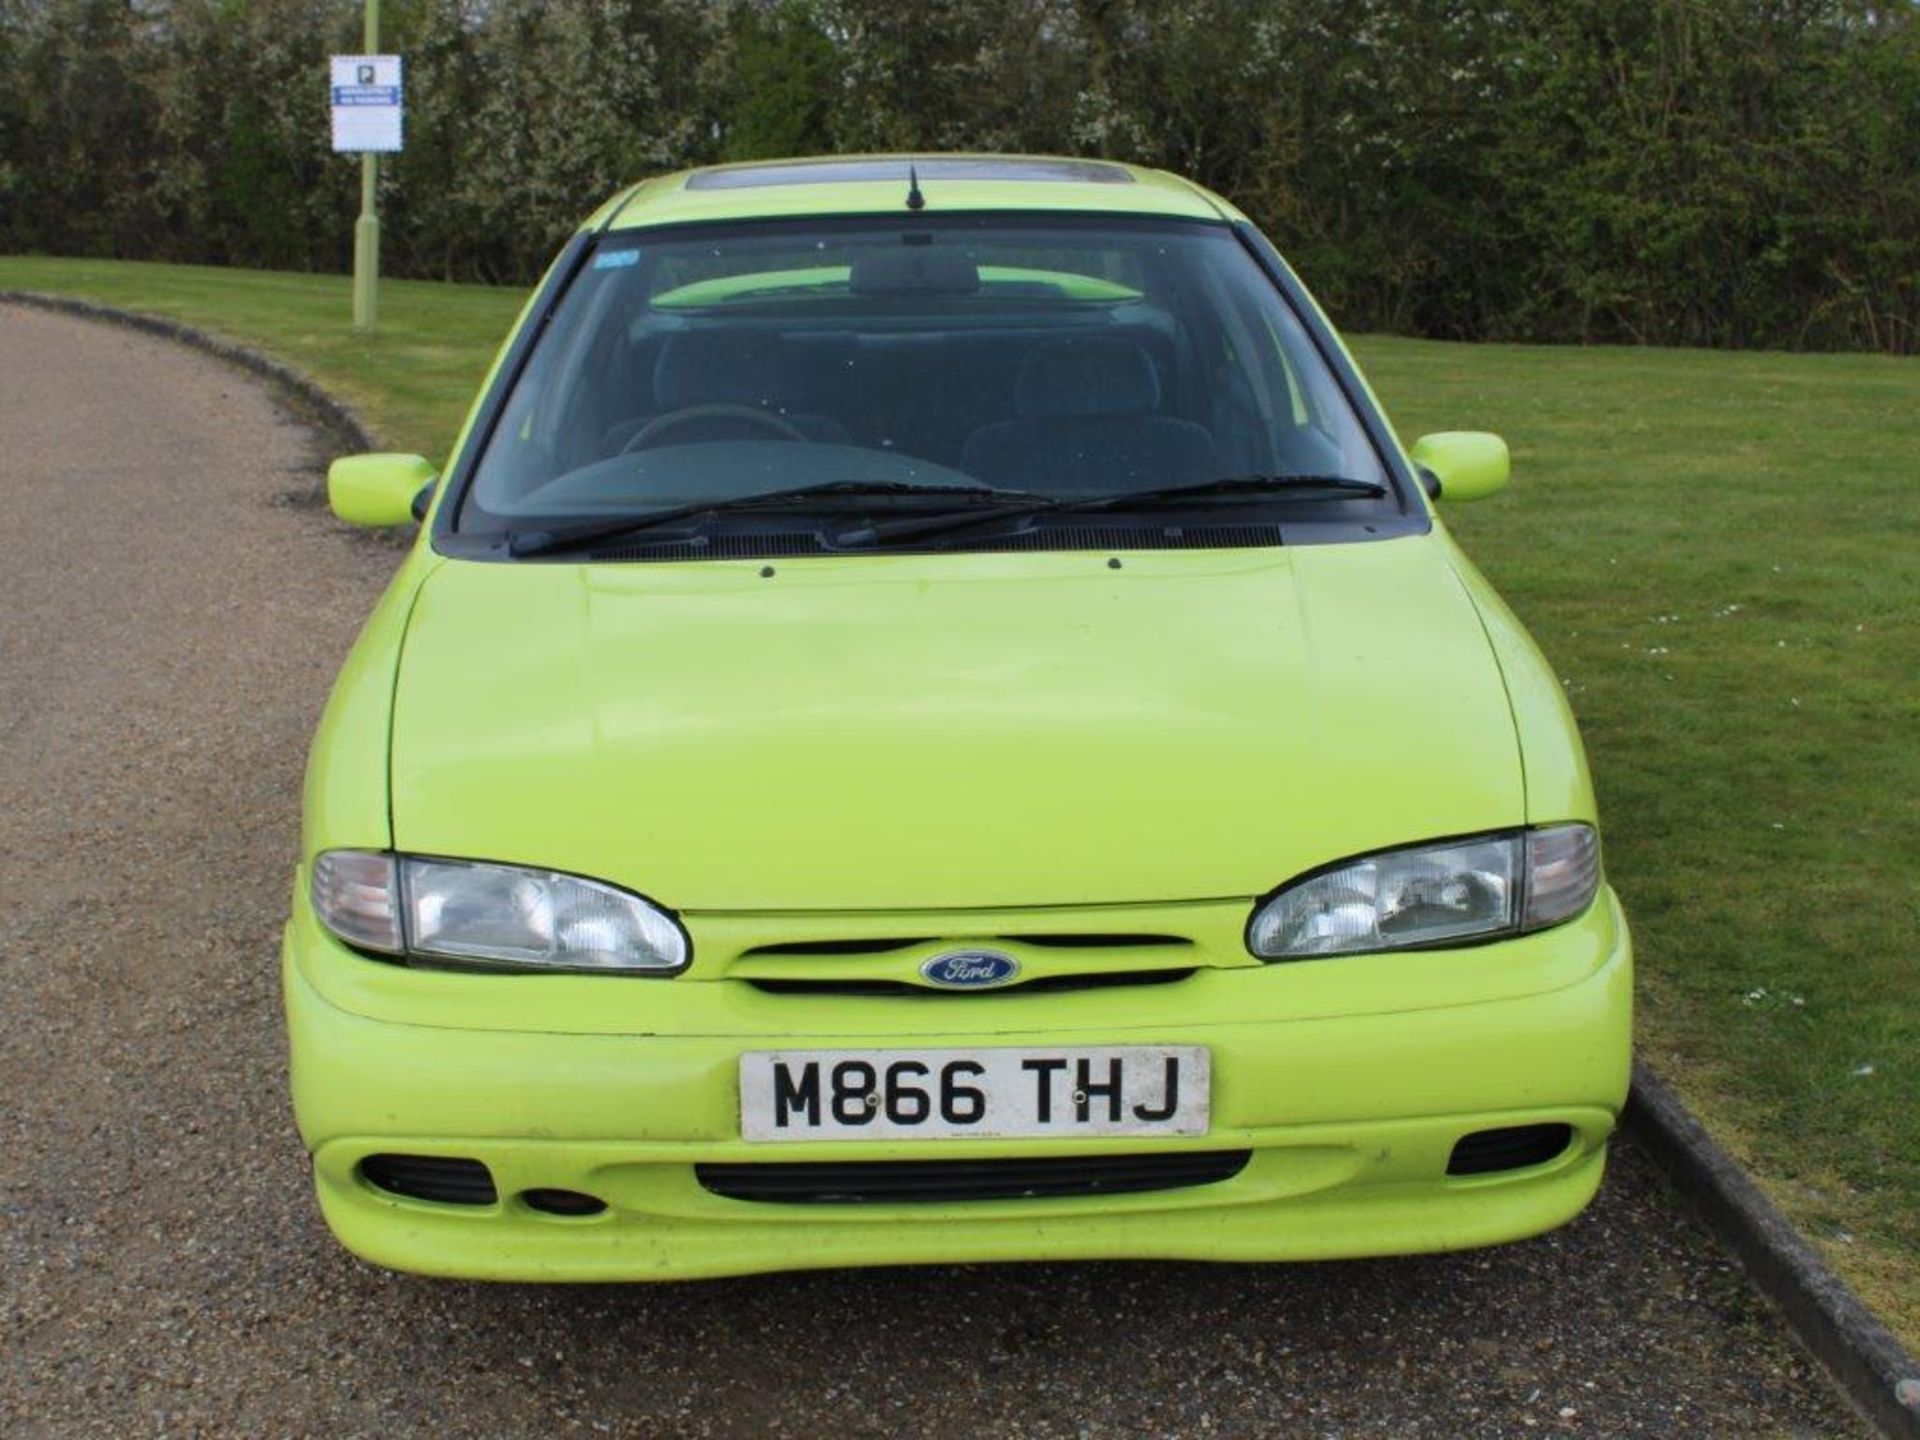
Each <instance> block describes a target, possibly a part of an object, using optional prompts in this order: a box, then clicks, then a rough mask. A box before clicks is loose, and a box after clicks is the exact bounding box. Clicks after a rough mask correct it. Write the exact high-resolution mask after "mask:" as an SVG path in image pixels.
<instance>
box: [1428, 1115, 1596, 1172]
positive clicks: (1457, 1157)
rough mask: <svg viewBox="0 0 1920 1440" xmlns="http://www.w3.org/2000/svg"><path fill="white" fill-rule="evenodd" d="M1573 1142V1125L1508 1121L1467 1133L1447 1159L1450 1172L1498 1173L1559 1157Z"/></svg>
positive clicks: (1542, 1163) (1524, 1168)
mask: <svg viewBox="0 0 1920 1440" xmlns="http://www.w3.org/2000/svg"><path fill="white" fill-rule="evenodd" d="M1572 1143H1573V1127H1572V1126H1571V1125H1508V1126H1503V1127H1502V1128H1500V1129H1498V1130H1476V1131H1474V1132H1473V1133H1472V1134H1471V1135H1463V1136H1461V1137H1460V1141H1459V1143H1458V1144H1456V1145H1455V1146H1454V1147H1453V1154H1452V1156H1451V1157H1449V1158H1448V1160H1447V1174H1449V1175H1498V1174H1500V1173H1502V1172H1503V1171H1507V1170H1527V1169H1531V1168H1532V1167H1533V1166H1535V1165H1544V1164H1546V1163H1547V1162H1548V1161H1549V1160H1558V1159H1559V1158H1560V1157H1561V1156H1562V1155H1564V1154H1565V1153H1566V1151H1567V1147H1568V1146H1569V1145H1571V1144H1572Z"/></svg>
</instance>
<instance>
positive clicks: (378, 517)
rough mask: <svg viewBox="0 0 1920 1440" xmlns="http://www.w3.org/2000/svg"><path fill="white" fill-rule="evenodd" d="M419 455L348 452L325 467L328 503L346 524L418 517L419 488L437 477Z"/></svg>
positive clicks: (378, 524) (398, 522)
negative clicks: (416, 503) (345, 455)
mask: <svg viewBox="0 0 1920 1440" xmlns="http://www.w3.org/2000/svg"><path fill="white" fill-rule="evenodd" d="M439 478H440V476H439V472H438V471H437V470H435V469H434V468H433V462H432V461H431V460H428V459H427V458H426V457H425V456H422V455H388V454H381V455H349V456H347V457H346V458H345V459H341V460H336V461H334V462H333V464H331V465H329V466H328V467H327V503H328V504H329V505H331V506H332V507H333V513H334V514H336V515H338V516H339V517H340V518H341V519H342V520H344V521H346V522H347V523H348V524H349V525H365V526H369V527H371V528H375V529H378V528H382V527H385V526H388V525H404V524H406V523H407V522H408V521H409V520H417V519H419V518H420V516H421V512H422V511H423V510H424V509H425V507H424V506H422V507H420V509H418V510H417V509H415V506H414V502H415V500H416V499H417V498H418V497H419V496H420V492H421V491H422V490H423V489H426V488H427V487H428V486H431V485H432V484H433V483H434V481H436V480H437V479H439Z"/></svg>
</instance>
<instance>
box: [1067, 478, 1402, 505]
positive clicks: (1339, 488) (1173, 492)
mask: <svg viewBox="0 0 1920 1440" xmlns="http://www.w3.org/2000/svg"><path fill="white" fill-rule="evenodd" d="M1296 491H1299V492H1302V493H1303V494H1308V495H1311V496H1312V497H1313V498H1315V499H1320V498H1323V497H1324V498H1326V499H1329V500H1342V499H1345V498H1347V497H1348V496H1352V495H1364V496H1368V497H1370V498H1372V499H1375V500H1378V499H1379V498H1380V497H1381V496H1383V495H1385V494H1386V493H1387V487H1386V486H1384V485H1382V484H1381V483H1380V482H1379V481H1378V480H1356V479H1354V478H1353V477H1352V476H1351V475H1223V476H1221V477H1220V478H1219V479H1217V480H1201V481H1199V482H1197V483H1195V484H1191V485H1159V486H1155V487H1154V488H1153V489H1151V490H1122V491H1121V492H1120V493H1119V494H1117V495H1099V496H1095V497H1094V498H1093V499H1091V500H1072V501H1069V502H1068V503H1067V504H1066V505H1065V506H1064V507H1063V508H1065V509H1068V510H1132V509H1135V508H1140V509H1145V508H1147V507H1149V506H1155V505H1177V504H1180V503H1181V502H1182V501H1186V500H1204V499H1206V498H1208V497H1209V496H1213V495H1271V494H1287V495H1289V496H1292V495H1293V493H1294V492H1296Z"/></svg>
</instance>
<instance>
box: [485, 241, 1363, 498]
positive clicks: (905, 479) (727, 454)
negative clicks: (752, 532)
mask: <svg viewBox="0 0 1920 1440" xmlns="http://www.w3.org/2000/svg"><path fill="white" fill-rule="evenodd" d="M1268 475H1301V476H1333V477H1343V478H1347V479H1351V480H1353V481H1357V482H1367V483H1369V484H1373V485H1379V486H1381V487H1383V490H1386V489H1389V488H1390V487H1389V485H1388V480H1387V477H1386V475H1385V474H1384V473H1383V471H1382V467H1381V463H1380V460H1379V458H1378V456H1377V454H1376V452H1375V451H1374V449H1373V447H1372V446H1371V444H1370V443H1369V441H1368V438H1367V436H1366V434H1365V432H1364V431H1363V429H1362V427H1361V425H1360V423H1359V420H1358V418H1357V417H1356V415H1355V413H1354V411H1353V408H1352V406H1351V405H1350V404H1349V403H1348V401H1347V399H1346V397H1345V395H1344V394H1343V393H1342V391H1341V389H1340V387H1339V385H1338V384H1337V383H1336V382H1335V380H1334V378H1333V376H1332V374H1331V373H1330V372H1329V370H1328V368H1327V366H1326V363H1325V362H1324V361H1323V360H1322V358H1321V357H1320V354H1319V352H1318V351H1317V350H1316V349H1315V348H1314V345H1313V343H1312V342H1311V340H1310V339H1309V338H1308V335H1307V333H1306V331H1305V330H1304V328H1303V327H1302V325H1301V322H1300V320H1299V319H1298V317H1297V316H1296V315H1295V314H1294V312H1293V310H1292V309H1291V307H1290V306H1289V305H1288V303H1287V301H1286V299H1285V298H1284V297H1283V295H1282V294H1281V293H1280V291H1279V290H1278V289H1277V288H1276V287H1275V285H1274V283H1273V282H1272V281H1271V279H1270V278H1269V277H1268V276H1267V275H1266V273H1265V272H1264V271H1263V270H1262V269H1261V267H1260V265H1259V264H1258V262H1257V261H1256V260H1255V259H1254V258H1253V256H1251V255H1250V254H1249V253H1248V252H1247V250H1246V249H1245V247H1244V246H1243V245H1242V243H1241V242H1240V240H1239V238H1238V237H1237V236H1236V235H1234V233H1233V232H1232V231H1231V230H1230V229H1228V228H1226V227H1225V226H1221V225H1209V224H1198V223H1181V222H1152V221H1141V222H1130V221H1124V220H1116V219H1114V218H1113V217H1100V218H1098V219H1097V220H1089V219H1087V218H1085V217H1078V218H1076V217H1021V218H1018V219H1005V218H998V217H994V218H988V217H942V218H941V219H940V220H937V221H936V220H930V219H928V218H926V217H920V216H902V217H900V218H898V219H895V218H893V217H884V218H873V219H866V220H841V221H811V222H805V223H798V222H786V223H782V224H777V225H776V224H768V225H738V226H731V227H726V228H724V229H720V228H713V229H707V230H704V231H701V232H698V233H689V232H676V231H673V230H659V231H635V232H631V233H628V234H615V235H609V236H605V237H602V238H601V239H600V240H599V241H598V242H597V246H596V248H595V249H594V251H593V252H592V254H591V255H590V257H589V258H588V259H587V260H586V262H585V264H584V266H583V267H582V269H581V270H580V272H579V274H578V275H577V277H576V278H575V279H574V281H573V282H572V284H571V285H570V286H569V288H568V289H567V291H566V293H565V295H564V296H563V297H562V299H561V301H560V303H559V306H558V308H557V310H556V312H555V314H554V316H553V319H552V321H551V323H550V324H549V325H548V327H547V329H546V331H545V332H544V334H543V335H542V336H541V338H540V340H539V342H538V344H537V346H536V347H535V349H534V351H533V353H532V355H531V357H530V358H529V360H528V362H527V364H526V366H525V367H524V369H523V370H522V373H521V374H520V376H519V378H518V380H517V381H516V383H515V384H514V387H513V390H512V392H511V394H510V396H509V397H508V399H507V401H506V403H505V405H504V408H503V409H502V411H501V413H500V416H499V418H498V420H497V422H496V423H495V425H494V427H493V430H492V433H491V438H490V440H489V442H488V444H487V447H486V451H485V453H484V455H483V456H482V458H481V460H480V463H479V465H478V467H477V469H476V471H475V474H474V478H473V482H472V484H471V486H470V488H469V490H468V492H467V495H466V497H465V501H464V505H463V509H462V511H461V514H460V517H459V524H460V525H461V527H462V528H466V529H471V530H484V531H499V530H509V531H514V530H520V529H524V528H525V527H527V526H529V525H535V524H552V523H555V522H560V521H565V520H573V519H579V520H596V519H601V518H607V517H618V516H621V515H625V514H636V515H639V514H645V513H648V512H653V511H662V510H670V509H678V508H685V507H690V506H697V505H699V504H702V503H705V502H710V501H730V500H735V499H738V498H739V497H742V496H752V495H758V494H761V493H765V492H768V491H772V490H779V489H791V488H795V487H799V486H821V485H834V484H867V485H871V486H886V485H890V484H893V483H895V482H898V483H899V484H901V485H914V486H928V485H940V486H952V487H961V486H980V487H993V488H995V489H999V490H1006V491H1017V492H1021V493H1022V494H1027V495H1038V496H1045V497H1053V498H1058V499H1063V500H1086V499H1091V498H1097V497H1101V496H1120V495H1125V494H1128V493H1131V492H1143V491H1146V490H1148V489H1155V488H1161V487H1170V486H1184V485H1192V484H1203V483H1205V482H1209V481H1213V480H1219V479H1225V478H1227V477H1242V476H1268ZM1380 503H1389V504H1390V503H1392V502H1391V501H1382V502H1380Z"/></svg>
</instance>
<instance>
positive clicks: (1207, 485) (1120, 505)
mask: <svg viewBox="0 0 1920 1440" xmlns="http://www.w3.org/2000/svg"><path fill="white" fill-rule="evenodd" d="M1276 492H1285V493H1288V494H1292V493H1294V492H1304V494H1305V495H1310V496H1311V497H1312V498H1314V499H1340V498H1344V497H1346V496H1349V495H1364V496H1368V497H1371V498H1374V499H1378V498H1379V497H1380V496H1382V495H1385V494H1386V493H1387V487H1386V486H1384V485H1381V484H1379V483H1377V482H1376V481H1373V480H1356V479H1353V478H1352V477H1351V476H1347V475H1230V476H1227V477H1225V478H1223V479H1218V480H1203V481H1201V482H1199V483H1198V484H1194V485H1162V486H1157V487H1155V488H1153V489H1150V490H1126V491H1122V492H1121V493H1120V494H1117V495H1095V496H1091V497H1089V498H1087V499H1084V500H1056V499H1053V498H1052V497H1050V496H1045V495H1022V494H1021V493H1020V492H1019V491H1005V490H1003V491H988V492H986V493H987V494H989V495H995V496H998V497H1002V498H1006V499H1007V500H1008V501H1009V503H1007V504H1005V505H998V506H994V507H992V508H991V509H989V508H987V507H985V506H982V507H981V508H980V509H977V510H968V511H965V512H964V513H960V514H952V513H949V514H943V515H919V516H914V517H911V518H909V519H905V520H882V521H879V522H877V523H875V524H872V525H866V526H863V527H862V528H860V529H858V530H849V531H847V532H846V533H845V534H843V535H837V536H835V537H834V543H835V544H836V545H882V544H885V543H886V542H887V541H889V540H919V539H925V538H927V537H928V536H931V535H944V534H946V533H947V532H949V531H954V530H970V529H972V528H973V527H974V526H976V525H990V524H992V523H993V522H994V521H996V520H1025V519H1028V518H1030V517H1031V516H1035V515H1045V514H1049V513H1053V514H1060V513H1076V512H1085V511H1089V510H1130V509H1134V508H1136V507H1138V508H1140V509H1148V508H1150V507H1153V506H1160V505H1176V504H1179V503H1181V502H1183V501H1187V500H1203V499H1206V498H1207V497H1209V496H1213V495H1237V494H1272V493H1276Z"/></svg>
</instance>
